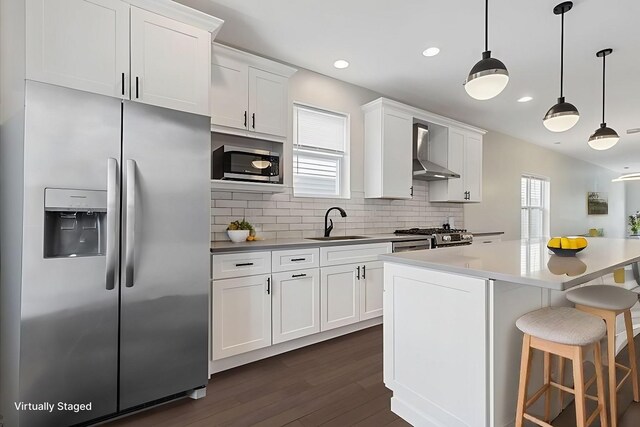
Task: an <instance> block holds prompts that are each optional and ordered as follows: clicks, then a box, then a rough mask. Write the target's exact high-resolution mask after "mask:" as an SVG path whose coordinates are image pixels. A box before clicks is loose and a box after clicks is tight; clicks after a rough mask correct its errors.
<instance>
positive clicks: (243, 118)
mask: <svg viewBox="0 0 640 427" xmlns="http://www.w3.org/2000/svg"><path fill="white" fill-rule="evenodd" d="M248 103H249V66H248V65H247V64H246V63H243V62H241V61H239V60H237V59H235V58H231V57H230V56H229V55H227V50H226V49H221V48H219V47H217V46H214V47H213V49H212V55H211V123H212V124H214V125H219V126H227V127H231V128H236V129H247V128H248V125H249V110H248Z"/></svg>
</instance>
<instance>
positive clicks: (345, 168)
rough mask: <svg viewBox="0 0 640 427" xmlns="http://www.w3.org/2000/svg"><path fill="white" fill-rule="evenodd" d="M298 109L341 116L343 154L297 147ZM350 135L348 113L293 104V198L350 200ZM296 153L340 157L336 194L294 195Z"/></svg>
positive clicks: (349, 117)
mask: <svg viewBox="0 0 640 427" xmlns="http://www.w3.org/2000/svg"><path fill="white" fill-rule="evenodd" d="M299 108H302V109H305V110H312V111H318V112H320V113H325V114H331V115H336V116H343V117H344V118H345V135H344V145H345V147H344V152H341V151H334V150H327V149H323V148H314V147H307V146H298V114H297V110H298V109H299ZM350 134H351V115H350V114H349V113H344V112H341V111H335V110H329V109H327V108H323V107H318V106H315V105H311V104H307V103H303V102H294V103H293V146H292V155H291V170H292V181H291V186H292V188H293V195H294V197H310V198H328V199H350V198H351V157H350V150H351V135H350ZM297 151H300V152H301V153H303V152H307V153H310V154H313V155H315V156H317V157H325V158H335V157H340V161H339V164H338V171H337V181H338V188H339V190H338V191H339V192H338V194H335V195H326V194H312V193H296V189H295V184H294V183H295V167H294V164H295V161H296V152H297Z"/></svg>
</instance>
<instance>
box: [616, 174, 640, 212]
mask: <svg viewBox="0 0 640 427" xmlns="http://www.w3.org/2000/svg"><path fill="white" fill-rule="evenodd" d="M620 184H621V183H620ZM624 186H625V190H626V215H627V216H629V215H633V214H635V213H636V212H638V211H640V181H629V182H625V183H624Z"/></svg>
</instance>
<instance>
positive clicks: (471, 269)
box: [380, 237, 640, 291]
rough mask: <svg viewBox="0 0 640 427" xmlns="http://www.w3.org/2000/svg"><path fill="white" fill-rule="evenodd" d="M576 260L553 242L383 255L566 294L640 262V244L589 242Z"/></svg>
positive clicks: (401, 261)
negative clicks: (554, 250) (551, 246)
mask: <svg viewBox="0 0 640 427" xmlns="http://www.w3.org/2000/svg"><path fill="white" fill-rule="evenodd" d="M587 240H588V242H589V245H588V246H587V248H586V249H584V250H583V251H581V252H580V253H578V254H577V255H576V256H575V257H559V256H557V255H550V253H549V250H548V249H547V247H546V243H547V241H548V239H542V240H507V241H503V242H497V243H493V244H491V245H469V246H456V247H452V248H437V249H429V250H423V251H415V252H402V253H396V254H387V255H381V256H380V259H382V260H383V261H385V262H393V263H399V264H408V265H412V266H416V267H424V268H425V269H430V270H438V271H445V272H451V273H458V274H463V275H466V276H473V277H480V278H486V279H495V280H504V281H508V282H513V283H519V284H523V285H531V286H538V287H543V288H548V289H554V290H558V291H562V290H565V289H569V288H571V287H573V286H576V285H579V284H582V283H586V282H588V281H590V280H593V279H596V278H598V277H600V276H603V275H605V274H607V273H610V272H612V271H613V270H615V269H616V268H620V267H623V266H625V265H628V264H631V263H634V262H638V261H640V240H633V239H609V238H603V237H599V238H587Z"/></svg>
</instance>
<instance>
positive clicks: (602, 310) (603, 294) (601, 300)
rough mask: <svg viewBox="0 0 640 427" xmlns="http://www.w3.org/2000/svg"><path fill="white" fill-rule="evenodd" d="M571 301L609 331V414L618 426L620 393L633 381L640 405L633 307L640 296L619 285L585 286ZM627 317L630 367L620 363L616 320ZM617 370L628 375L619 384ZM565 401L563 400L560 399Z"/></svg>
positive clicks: (570, 295) (572, 293)
mask: <svg viewBox="0 0 640 427" xmlns="http://www.w3.org/2000/svg"><path fill="white" fill-rule="evenodd" d="M567 299H568V300H569V301H571V302H573V303H574V304H575V305H576V309H578V310H580V311H582V312H583V313H585V314H586V313H588V314H591V315H595V316H598V317H600V318H601V319H602V320H604V323H605V325H606V327H607V359H608V361H607V364H608V370H609V413H610V414H611V427H617V425H618V390H620V387H621V386H622V384H623V383H624V382H625V381H627V380H629V379H630V380H631V382H632V387H633V400H634V401H636V402H640V379H639V378H638V367H637V364H636V352H635V346H634V345H633V342H634V341H633V323H632V319H631V307H633V306H634V305H635V304H636V303H637V302H638V294H637V293H635V292H631V291H629V290H627V289H624V288H621V287H619V286H615V285H593V286H585V287H582V288H578V289H575V290H571V291H569V292H567ZM620 314H623V315H624V323H625V329H626V332H627V342H628V343H629V345H628V349H629V366H625V365H622V364H620V363H617V362H616V335H617V331H616V323H617V322H616V319H617V317H618V315H620ZM616 368H618V369H622V370H623V371H625V375H624V376H623V377H622V378H621V379H620V380H619V381H618V376H617V373H616ZM559 372H560V374H561V375H562V374H564V361H562V362H561V363H560V370H559ZM560 399H562V396H561V397H560Z"/></svg>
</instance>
